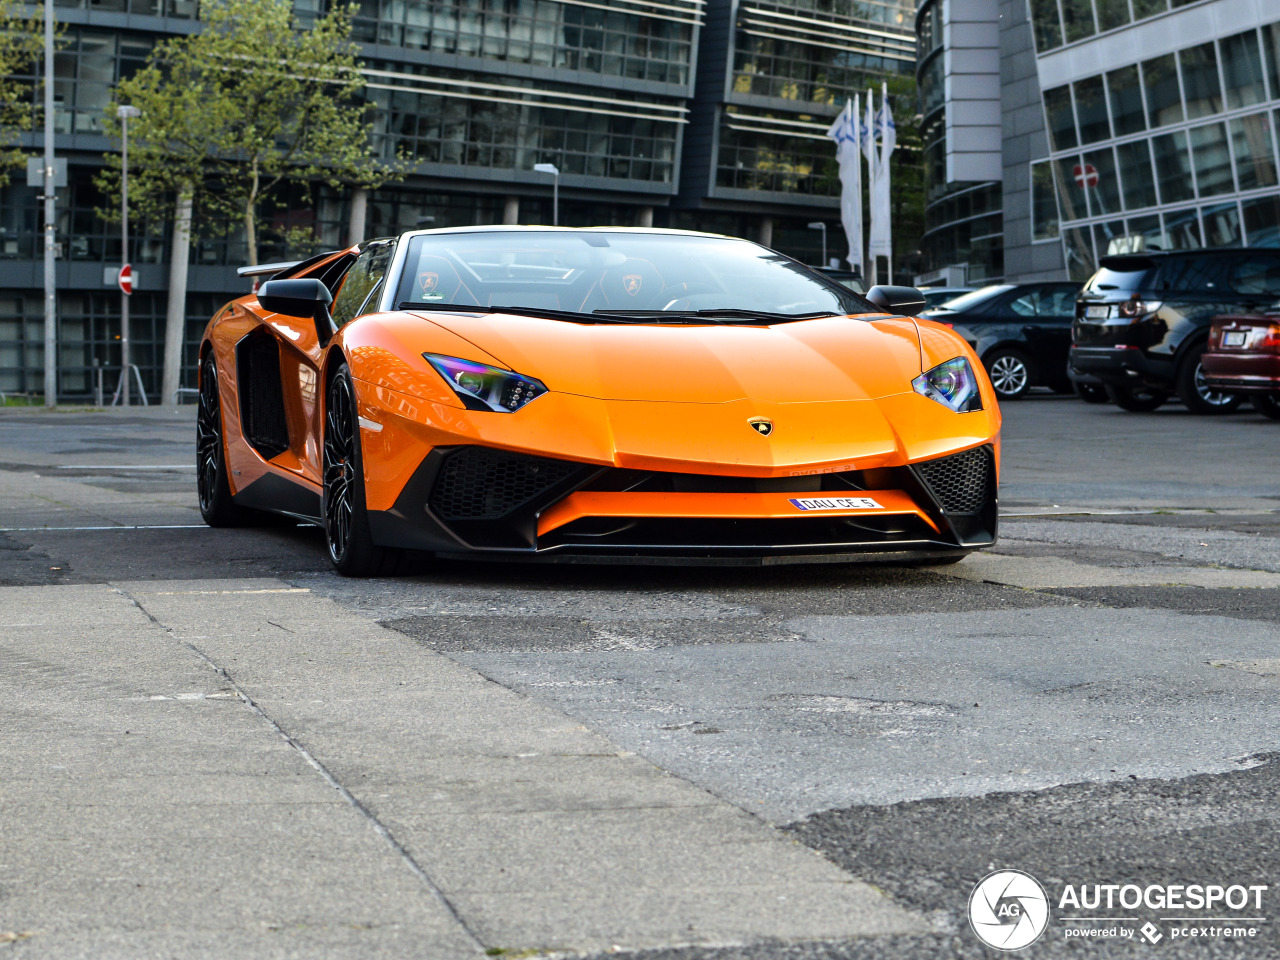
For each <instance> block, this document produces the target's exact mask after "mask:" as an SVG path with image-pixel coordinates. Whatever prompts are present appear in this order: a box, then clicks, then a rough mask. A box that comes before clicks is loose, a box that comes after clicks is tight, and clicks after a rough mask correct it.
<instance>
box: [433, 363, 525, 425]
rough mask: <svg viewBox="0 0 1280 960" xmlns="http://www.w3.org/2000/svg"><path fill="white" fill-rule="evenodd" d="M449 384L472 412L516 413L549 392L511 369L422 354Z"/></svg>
mask: <svg viewBox="0 0 1280 960" xmlns="http://www.w3.org/2000/svg"><path fill="white" fill-rule="evenodd" d="M422 356H423V357H424V358H425V359H426V361H427V362H428V363H429V364H431V366H433V367H435V368H436V372H437V373H439V374H440V376H442V377H444V378H445V380H447V381H448V382H449V386H451V387H453V392H454V393H456V394H457V395H458V399H459V400H461V401H462V402H463V403H464V404H466V406H467V409H469V410H492V411H494V412H495V413H514V412H515V411H516V410H519V409H520V408H521V407H523V406H524V405H525V404H526V403H528V402H529V401H530V400H536V399H537V398H538V397H540V396H542V395H543V394H544V393H546V392H547V387H546V384H544V383H543V382H542V381H541V380H535V379H533V378H532V377H522V376H521V375H520V374H518V373H512V372H511V371H510V370H500V369H499V368H497V367H490V366H486V365H485V364H483V363H476V362H474V361H472V360H461V359H459V358H458V357H444V356H441V355H440V354H436V353H424V354H423V355H422Z"/></svg>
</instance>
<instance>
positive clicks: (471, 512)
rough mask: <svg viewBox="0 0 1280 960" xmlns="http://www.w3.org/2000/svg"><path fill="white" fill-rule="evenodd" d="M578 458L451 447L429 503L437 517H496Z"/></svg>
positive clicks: (554, 480) (575, 466) (562, 475)
mask: <svg viewBox="0 0 1280 960" xmlns="http://www.w3.org/2000/svg"><path fill="white" fill-rule="evenodd" d="M582 469H583V464H581V463H573V462H571V461H568V460H550V459H547V458H545V457H529V456H525V455H523V454H519V453H508V452H506V451H504V450H492V449H489V448H487V447H461V448H459V449H457V450H455V451H454V452H452V453H450V454H449V455H448V456H447V457H446V458H445V461H444V463H443V464H442V465H441V467H440V472H439V473H438V474H437V475H436V480H435V483H434V484H433V485H432V488H431V497H430V503H431V509H432V511H433V512H434V513H435V515H436V516H438V517H439V518H440V519H442V520H496V519H498V518H499V517H505V516H507V515H508V514H509V513H511V512H513V511H515V510H518V509H519V508H520V507H522V506H524V505H525V504H527V503H529V502H530V501H532V500H535V499H537V498H538V496H539V495H540V494H543V493H545V492H546V491H547V490H549V489H551V488H552V487H554V486H556V485H557V484H559V483H561V482H562V481H564V480H566V479H568V478H569V477H571V476H573V475H574V474H576V473H579V472H581V471H582Z"/></svg>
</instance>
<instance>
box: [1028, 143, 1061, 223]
mask: <svg viewBox="0 0 1280 960" xmlns="http://www.w3.org/2000/svg"><path fill="white" fill-rule="evenodd" d="M1031 239H1032V241H1033V242H1034V241H1039V240H1056V239H1058V201H1057V199H1056V198H1055V196H1054V192H1053V167H1052V166H1050V163H1049V161H1048V160H1038V161H1036V162H1035V163H1033V164H1031Z"/></svg>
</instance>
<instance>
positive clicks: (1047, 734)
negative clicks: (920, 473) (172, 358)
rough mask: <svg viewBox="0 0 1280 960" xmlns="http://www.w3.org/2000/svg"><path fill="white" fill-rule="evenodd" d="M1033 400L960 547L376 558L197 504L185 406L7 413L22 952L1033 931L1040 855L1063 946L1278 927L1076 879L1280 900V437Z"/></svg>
mask: <svg viewBox="0 0 1280 960" xmlns="http://www.w3.org/2000/svg"><path fill="white" fill-rule="evenodd" d="M1004 412H1005V431H1004V454H1003V475H1002V527H1001V541H1000V543H999V545H998V546H997V547H996V548H995V550H993V551H989V552H986V553H983V554H979V555H974V556H972V557H970V558H968V559H966V560H965V561H963V562H962V563H960V564H958V565H955V566H951V567H936V568H919V567H894V566H883V565H875V564H871V565H851V566H830V565H823V566H816V567H781V568H767V569H762V570H742V569H733V570H715V569H697V570H687V569H669V568H652V567H644V568H629V567H612V566H610V567H600V568H592V567H577V566H572V567H559V566H557V567H543V568H531V567H523V566H509V565H490V564H480V563H475V564H462V563H448V564H444V563H438V562H424V563H423V564H422V566H421V568H420V569H418V570H417V571H416V572H415V573H414V574H413V575H412V576H407V577H403V578H399V579H395V580H374V581H353V580H345V579H343V578H340V577H337V576H336V575H334V574H333V573H332V572H331V571H330V569H329V565H328V561H327V559H326V558H325V557H324V553H323V544H322V540H321V537H320V535H319V532H318V531H317V530H315V529H314V528H309V527H296V526H276V527H270V528H262V529H238V530H210V529H208V528H205V527H204V526H203V525H202V524H201V523H200V518H199V513H198V510H197V509H196V503H195V494H194V468H193V465H192V460H193V451H192V434H193V417H192V415H191V410H190V409H189V408H188V409H184V410H179V411H176V412H175V411H163V410H145V411H144V410H138V409H136V408H135V409H133V410H129V411H109V412H105V413H104V412H84V411H82V412H71V411H58V412H44V411H38V410H37V411H26V410H14V409H7V410H3V411H0V950H3V949H4V948H5V947H6V945H7V946H8V948H9V949H10V950H11V952H12V954H13V956H15V957H82V956H83V957H95V958H96V957H122V958H123V957H130V958H132V957H152V956H154V957H204V956H209V957H222V956H235V957H277V956H279V957H285V956H306V957H330V956H332V957H346V956H350V957H374V956H387V957H410V956H412V957H429V958H435V957H441V958H443V957H454V956H458V957H462V956H468V957H469V956H481V955H485V954H486V953H488V954H490V955H512V956H515V955H530V956H531V955H538V954H543V953H547V954H562V955H588V956H593V955H601V956H603V955H617V954H619V953H622V954H629V955H634V956H637V957H644V958H645V960H676V958H679V960H704V958H706V960H710V958H716V960H730V958H743V960H746V958H760V960H783V958H786V960H792V958H795V960H800V958H804V960H809V958H813V960H819V958H822V960H835V958H861V957H867V958H871V957H917V956H918V957H930V958H932V957H980V956H994V955H996V953H995V951H992V950H990V949H988V948H986V947H984V946H983V945H982V944H981V943H980V941H979V940H978V938H977V937H976V936H975V935H974V933H973V931H972V930H971V929H970V927H969V920H968V913H967V902H968V899H969V895H970V892H971V891H972V890H973V888H974V884H975V883H976V882H977V881H979V880H980V879H982V877H983V876H985V875H986V874H988V873H990V872H992V871H993V870H998V869H1003V868H1013V869H1019V870H1023V871H1026V872H1028V873H1030V874H1031V875H1033V876H1034V877H1036V879H1038V880H1039V881H1040V883H1041V884H1043V886H1044V888H1045V889H1046V891H1047V893H1048V894H1049V897H1050V899H1051V900H1052V901H1053V902H1052V903H1051V908H1052V909H1051V917H1050V921H1049V923H1048V927H1047V929H1046V931H1045V933H1044V935H1043V936H1042V937H1041V939H1040V940H1039V941H1038V942H1036V943H1035V944H1033V945H1032V946H1030V947H1028V948H1026V949H1025V950H1024V951H1022V952H1021V955H1024V956H1028V957H1035V956H1066V955H1072V956H1083V955H1089V956H1098V957H1110V956H1124V957H1127V956H1136V955H1138V954H1150V955H1153V956H1154V955H1158V954H1160V953H1168V954H1170V955H1174V956H1180V955H1190V956H1219V955H1221V956H1226V955H1231V956H1250V957H1254V956H1259V957H1267V956H1280V937H1277V935H1276V934H1275V933H1274V928H1275V920H1274V915H1275V914H1276V913H1277V912H1280V911H1277V910H1276V904H1277V903H1280V892H1276V891H1274V890H1267V891H1264V892H1263V893H1262V894H1261V898H1262V899H1261V904H1260V906H1258V907H1256V908H1251V909H1250V910H1247V911H1244V912H1241V911H1237V910H1228V911H1225V912H1224V911H1223V910H1222V909H1219V910H1218V911H1216V912H1215V911H1210V912H1209V913H1205V912H1204V911H1199V912H1192V911H1188V910H1181V911H1179V910H1176V909H1174V910H1170V909H1157V908H1156V907H1153V906H1151V905H1150V904H1147V903H1144V904H1141V905H1139V906H1137V907H1134V908H1131V909H1130V908H1125V909H1121V908H1120V907H1116V908H1115V909H1113V910H1110V911H1107V910H1102V909H1083V908H1082V909H1080V910H1075V911H1072V910H1067V909H1062V908H1060V906H1059V903H1058V900H1059V899H1060V898H1061V895H1062V893H1063V891H1064V890H1065V889H1066V888H1067V887H1073V888H1074V887H1084V886H1088V885H1093V884H1104V885H1105V884H1116V885H1124V884H1134V885H1137V887H1141V888H1146V887H1149V886H1152V885H1155V886H1159V887H1161V888H1164V887H1167V886H1169V885H1177V884H1182V885H1187V884H1219V885H1223V886H1230V885H1246V886H1247V885H1255V886H1257V885H1267V886H1276V885H1277V884H1276V880H1277V872H1276V866H1277V860H1278V859H1280V856H1278V855H1277V853H1276V851H1277V850H1280V836H1277V820H1278V819H1280V807H1278V806H1277V803H1276V800H1275V797H1276V795H1277V790H1276V787H1277V779H1280V724H1278V723H1277V720H1278V719H1280V696H1278V694H1280V482H1277V469H1276V467H1277V462H1278V461H1277V459H1276V456H1275V453H1274V451H1275V449H1276V446H1275V440H1276V436H1275V431H1276V425H1275V424H1273V423H1271V422H1269V421H1267V420H1265V419H1264V418H1262V417H1261V416H1259V415H1257V414H1254V413H1252V412H1249V411H1245V412H1241V413H1237V414H1232V415H1229V416H1225V417H1213V418H1202V417H1194V416H1191V415H1189V414H1187V413H1186V412H1185V411H1184V410H1182V408H1180V407H1178V406H1174V405H1171V406H1169V407H1167V408H1163V409H1161V410H1159V411H1156V412H1154V413H1149V414H1130V413H1125V412H1122V411H1119V410H1117V409H1115V408H1112V407H1109V406H1090V405H1086V404H1083V403H1080V402H1079V401H1076V400H1074V399H1070V398H1062V397H1051V396H1048V395H1039V396H1035V397H1033V398H1031V399H1028V400H1025V401H1021V402H1018V403H1011V404H1007V405H1006V407H1005V410H1004ZM1193 914H1194V918H1193V919H1184V918H1187V917H1193ZM1210 916H1212V917H1217V918H1224V917H1225V918H1226V919H1225V920H1221V919H1219V920H1210V919H1208V918H1209V917H1210ZM1067 917H1083V918H1084V919H1070V920H1069V919H1065V918H1067ZM1175 918H1176V919H1175ZM1246 918H1247V922H1246ZM1202 921H1203V922H1202ZM1237 921H1238V923H1237ZM1148 922H1149V923H1150V924H1151V928H1150V930H1151V932H1150V933H1148V935H1147V936H1146V937H1145V938H1144V937H1143V935H1142V933H1141V928H1142V926H1143V924H1146V923H1148ZM1240 924H1243V926H1240ZM1215 925H1216V926H1215ZM1224 926H1225V927H1226V928H1228V929H1230V930H1235V929H1236V928H1237V926H1240V929H1241V930H1243V929H1245V928H1249V929H1252V930H1253V931H1254V932H1253V934H1252V935H1247V934H1246V935H1242V937H1241V938H1240V939H1236V938H1234V937H1231V936H1227V935H1225V934H1223V933H1222V932H1221V930H1220V929H1219V928H1222V927H1224ZM1202 927H1203V930H1204V933H1203V935H1201V933H1200V930H1201V928H1202ZM1086 930H1091V931H1093V935H1092V936H1090V937H1089V938H1084V937H1081V936H1079V934H1080V933H1081V931H1086ZM1192 930H1195V931H1196V935H1195V936H1194V937H1192V936H1191V935H1190V931H1192ZM1215 930H1217V932H1213V931H1215ZM1071 931H1074V932H1071ZM1107 931H1110V932H1107ZM1126 931H1127V935H1125V932H1126ZM1069 932H1070V933H1069ZM1153 939H1154V940H1155V942H1154V943H1152V942H1149V941H1151V940H1153Z"/></svg>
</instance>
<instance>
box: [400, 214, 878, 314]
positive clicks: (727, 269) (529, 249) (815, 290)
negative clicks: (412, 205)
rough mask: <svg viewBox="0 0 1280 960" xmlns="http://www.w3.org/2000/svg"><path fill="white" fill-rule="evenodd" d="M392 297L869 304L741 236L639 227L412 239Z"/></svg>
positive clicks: (640, 304) (576, 304)
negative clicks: (675, 233)
mask: <svg viewBox="0 0 1280 960" xmlns="http://www.w3.org/2000/svg"><path fill="white" fill-rule="evenodd" d="M405 263H406V269H405V272H404V276H403V278H402V279H401V281H400V289H399V290H398V292H397V294H396V299H397V301H399V302H411V303H423V304H431V303H433V302H434V303H440V302H444V303H452V304H461V305H474V304H477V303H478V304H481V305H486V306H512V307H526V308H531V309H539V308H551V309H560V310H572V311H575V312H577V311H581V312H583V313H592V312H596V311H599V312H602V313H604V312H610V311H629V310H643V311H663V310H666V309H667V307H668V306H670V307H671V311H670V312H669V314H668V315H675V314H678V313H680V312H682V311H697V310H700V309H746V310H751V309H754V310H762V311H766V312H773V313H781V314H787V315H788V316H794V317H802V316H803V315H804V314H811V313H823V314H832V315H844V314H850V313H859V312H862V311H865V310H868V309H870V307H869V304H868V303H867V301H865V300H863V299H862V298H861V297H859V296H857V294H855V293H854V292H853V291H851V290H849V289H847V288H846V287H843V286H840V285H839V284H833V283H830V282H828V281H826V280H824V279H822V278H821V277H819V276H818V275H817V274H815V273H814V272H813V271H812V270H810V269H809V268H808V267H805V266H803V265H802V264H800V263H798V262H796V261H794V260H792V259H790V258H789V257H784V256H781V255H779V254H776V253H774V252H773V251H771V250H767V249H765V248H764V247H761V246H757V245H756V244H754V243H751V242H749V241H746V240H735V239H729V238H727V237H689V236H686V237H670V236H658V235H654V234H645V233H630V234H629V233H610V232H596V233H592V234H585V233H553V232H531V231H521V230H510V231H477V232H473V233H458V232H455V233H432V234H424V235H420V236H417V237H414V238H413V239H412V240H411V241H410V242H409V250H408V254H407V256H406V260H405Z"/></svg>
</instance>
